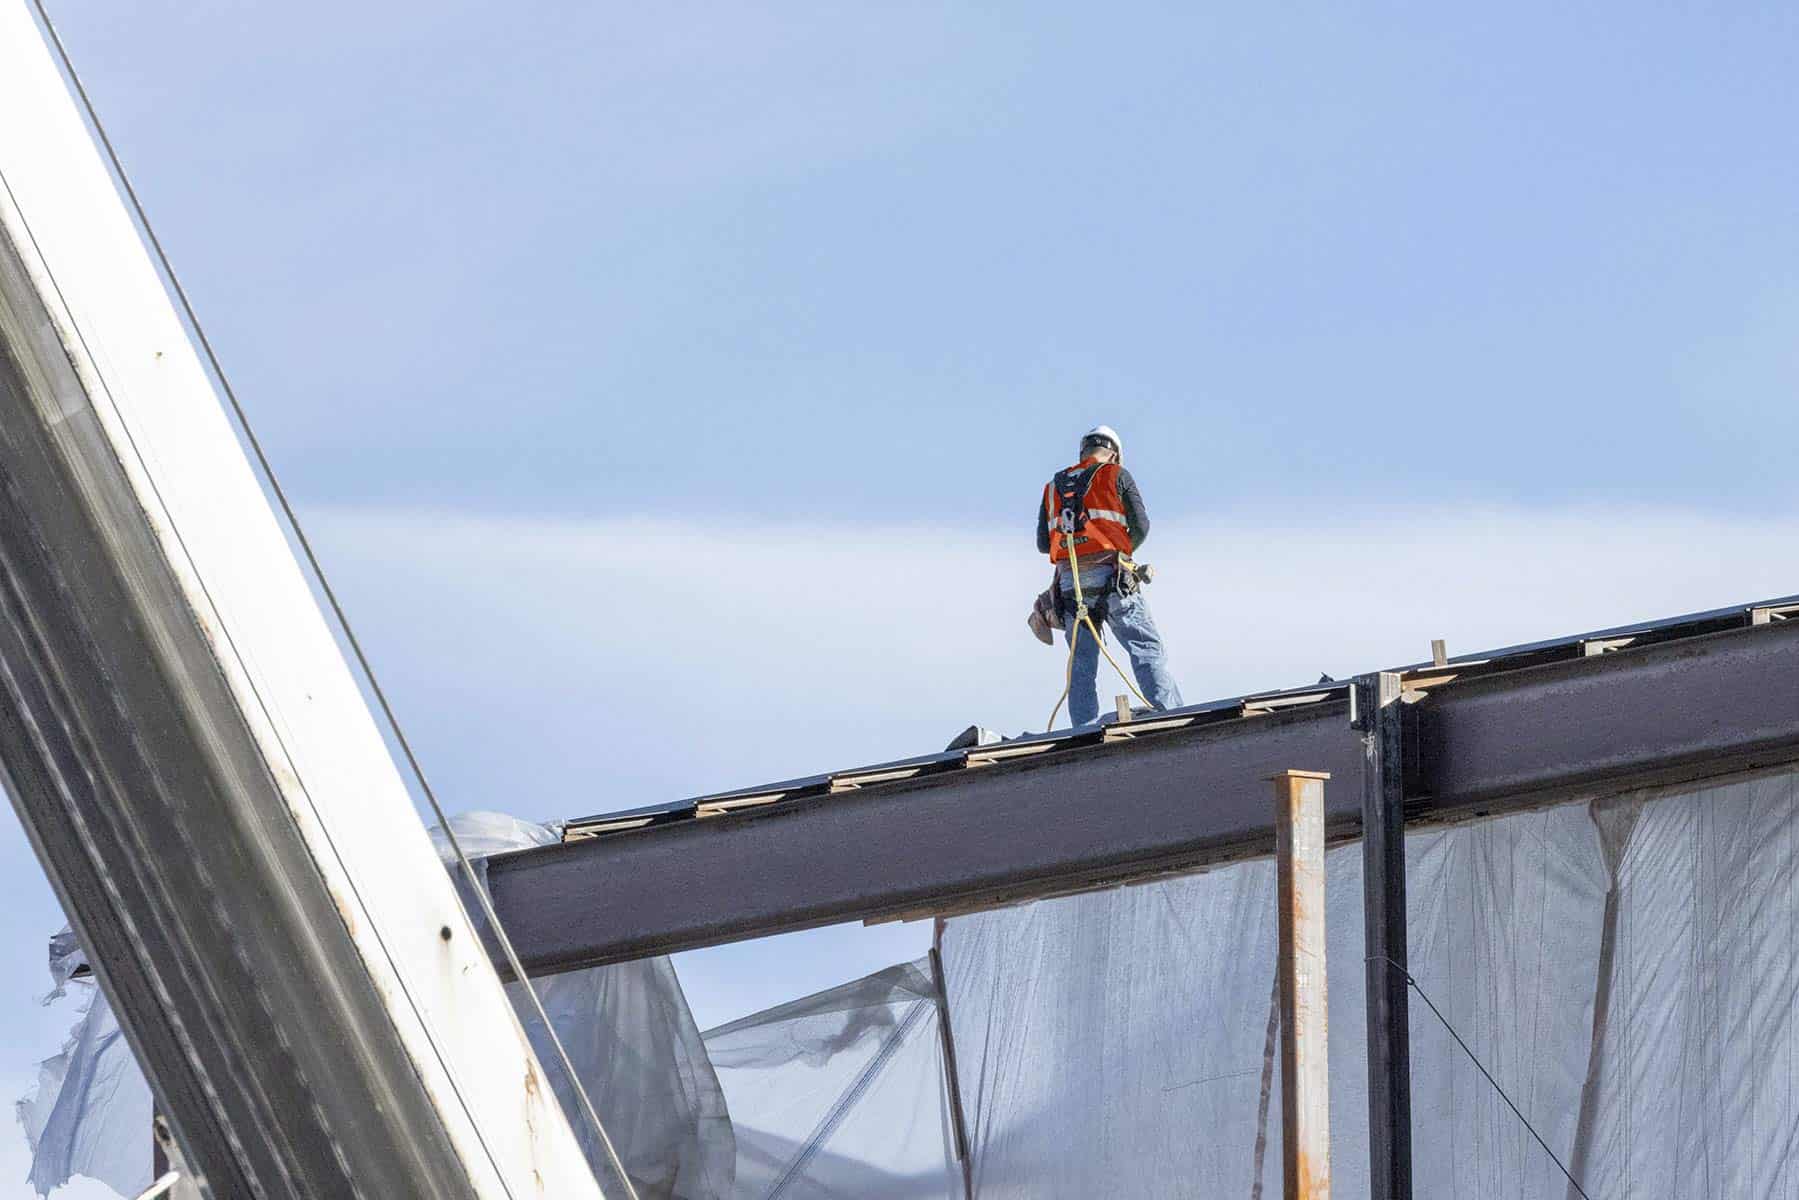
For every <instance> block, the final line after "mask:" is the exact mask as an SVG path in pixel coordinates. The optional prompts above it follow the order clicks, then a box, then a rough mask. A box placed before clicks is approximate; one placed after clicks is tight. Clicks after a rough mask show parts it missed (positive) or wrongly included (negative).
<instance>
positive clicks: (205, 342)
mask: <svg viewBox="0 0 1799 1200" xmlns="http://www.w3.org/2000/svg"><path fill="white" fill-rule="evenodd" d="M32 7H34V8H35V9H36V10H37V14H38V18H39V20H41V21H42V22H43V26H44V30H45V32H46V33H48V34H49V35H50V43H51V45H52V46H54V47H55V48H56V55H57V58H58V59H60V60H61V62H62V68H63V71H64V72H65V73H66V74H67V75H68V77H69V82H70V83H71V84H72V85H73V86H74V88H75V94H76V95H77V96H78V97H80V99H81V106H82V108H83V109H84V110H85V111H86V113H87V117H88V121H89V122H90V123H91V124H92V125H93V127H94V133H95V134H96V135H97V136H98V137H99V139H100V145H101V146H102V147H103V148H104V149H105V151H106V157H107V161H108V162H109V163H111V165H112V169H113V172H114V174H116V175H117V177H118V180H119V184H120V186H121V187H122V188H123V189H124V191H125V196H126V198H127V199H128V200H129V201H130V202H131V208H132V211H133V212H134V213H135V214H136V216H137V220H138V224H139V226H140V227H141V228H142V229H143V231H144V237H145V239H146V240H147V241H148V242H149V243H150V248H151V250H152V251H153V252H154V253H155V255H156V260H157V263H158V264H159V265H160V266H161V268H162V272H163V274H164V276H165V277H166V278H167V279H168V281H169V287H170V289H171V290H172V291H173V292H174V293H175V299H176V300H177V302H178V303H179V304H180V305H181V311H182V313H183V314H184V315H185V316H186V318H187V323H188V327H189V328H191V329H192V330H193V333H194V337H195V339H196V340H197V341H198V342H199V343H200V348H201V350H202V351H204V352H205V355H206V361H207V364H208V365H209V366H210V367H211V368H212V374H213V378H215V379H216V380H217V381H218V384H219V389H220V390H221V391H222V392H223V393H224V395H225V399H226V401H227V402H228V403H229V405H230V407H231V412H232V415H233V416H234V417H235V418H236V420H237V425H238V428H239V429H240V430H242V431H243V435H244V441H245V442H246V443H247V444H248V445H249V447H250V451H251V453H252V454H253V455H254V456H255V459H256V463H257V466H258V467H259V468H260V469H261V471H262V474H263V478H264V479H265V480H267V482H268V485H269V490H270V491H271V492H272V493H273V494H274V496H275V501H276V503H277V504H278V505H279V506H280V508H281V514H282V516H283V518H285V520H286V521H287V524H288V527H289V528H290V529H291V530H292V531H293V535H294V540H295V542H296V543H298V545H299V547H300V551H301V553H302V554H303V555H304V556H305V558H306V563H307V566H308V567H309V568H310V569H311V571H312V574H313V578H315V579H316V580H317V581H318V585H319V591H320V593H321V594H323V596H324V597H325V601H326V603H327V604H329V605H330V607H331V613H332V616H333V617H334V618H336V620H337V624H338V627H339V628H340V629H342V630H343V634H344V641H345V642H346V644H348V645H349V647H350V652H351V654H352V655H353V656H354V657H355V659H356V664H357V666H358V668H360V670H361V671H362V674H363V677H364V678H365V679H366V680H367V681H368V685H369V691H370V693H371V694H372V695H373V696H374V697H375V702H376V704H377V705H378V706H379V707H380V709H381V715H382V717H383V718H384V719H385V720H386V722H387V726H388V728H389V729H390V730H392V731H393V736H394V742H395V744H397V745H398V746H399V747H400V751H401V753H402V754H403V755H404V757H405V759H406V765H407V767H408V768H409V769H410V770H411V771H412V775H413V778H414V779H416V780H418V785H419V790H420V791H421V792H422V793H423V794H424V797H425V800H426V802H427V803H429V804H430V806H431V811H432V813H433V814H434V815H435V816H436V817H437V823H438V827H439V828H440V829H442V830H443V833H444V838H445V840H446V841H448V842H449V844H450V849H451V851H452V852H453V853H454V854H455V856H456V862H457V865H458V866H459V867H460V868H461V870H462V874H463V876H464V878H466V879H467V880H468V883H469V890H470V891H471V892H472V893H473V894H474V896H475V901H476V903H477V904H478V905H479V906H480V908H481V913H482V915H483V916H484V917H485V918H486V919H487V923H488V927H489V928H490V929H492V930H493V932H494V937H495V938H496V940H498V942H499V943H500V949H501V951H502V952H503V953H504V955H505V957H506V963H507V966H508V967H510V968H511V970H512V973H513V975H514V977H516V978H517V980H518V981H519V982H520V983H521V984H523V985H524V989H525V993H526V995H528V996H529V997H530V999H531V1008H532V1010H533V1011H534V1013H535V1014H536V1016H537V1019H538V1020H539V1021H541V1022H542V1023H543V1028H544V1033H545V1034H546V1035H547V1036H548V1037H549V1039H550V1044H551V1045H552V1046H553V1047H554V1048H555V1051H556V1058H557V1061H558V1062H559V1064H560V1065H561V1067H562V1070H563V1072H564V1073H565V1074H566V1075H567V1077H568V1081H569V1084H570V1086H571V1087H572V1088H573V1089H574V1092H575V1095H576V1097H577V1098H578V1099H579V1100H580V1102H581V1108H582V1113H583V1115H584V1116H585V1117H586V1119H587V1121H588V1123H589V1124H590V1125H592V1126H593V1130H594V1132H595V1133H596V1134H598V1135H599V1140H600V1145H601V1146H602V1147H603V1148H604V1150H605V1152H606V1159H607V1161H608V1163H609V1164H610V1166H611V1167H612V1169H613V1171H614V1173H615V1174H616V1175H617V1178H618V1182H619V1184H620V1186H622V1187H623V1188H624V1193H625V1196H626V1198H627V1200H638V1196H637V1189H636V1188H635V1187H634V1186H633V1185H632V1183H631V1179H630V1176H628V1175H626V1174H625V1167H624V1163H623V1162H622V1161H621V1160H620V1159H619V1156H618V1151H617V1149H616V1148H615V1147H614V1146H613V1144H612V1138H611V1136H610V1135H608V1134H607V1132H606V1126H605V1124H604V1123H603V1122H602V1121H601V1120H600V1114H599V1112H598V1110H596V1109H595V1108H594V1104H593V1099H592V1097H590V1096H589V1095H588V1094H587V1088H586V1086H585V1085H583V1084H582V1082H581V1077H580V1075H579V1074H577V1073H576V1071H575V1064H574V1060H573V1059H572V1058H571V1057H570V1056H569V1053H568V1050H567V1048H566V1047H564V1046H563V1044H562V1038H561V1037H560V1036H558V1035H557V1033H556V1027H555V1026H554V1025H553V1024H552V1023H551V1022H550V1015H549V1012H548V1010H546V1009H545V1008H544V1004H543V998H542V997H541V996H539V995H538V994H537V987H536V985H535V984H534V983H532V981H531V977H530V976H529V975H527V974H526V973H525V968H524V964H523V962H522V961H521V960H520V959H519V956H518V951H517V950H516V949H515V948H514V947H513V945H512V939H511V938H510V937H509V936H507V933H506V930H505V927H504V926H503V925H501V923H500V916H499V913H498V912H497V911H496V910H495V909H494V906H493V900H492V898H491V897H489V896H488V894H487V888H486V887H485V886H483V884H482V882H481V877H480V875H479V874H478V873H477V872H476V870H475V866H474V863H473V862H471V861H470V860H469V857H468V855H467V853H465V852H464V851H463V849H462V843H461V841H460V840H459V839H458V838H457V837H456V831H455V829H454V828H453V827H452V826H451V824H450V819H449V817H448V816H447V815H446V814H445V812H444V808H443V805H442V804H441V803H440V802H439V801H438V799H437V792H436V790H435V789H434V788H432V786H431V781H430V780H429V779H428V778H426V776H425V769H424V766H423V765H422V764H421V763H420V762H419V757H418V754H417V753H416V752H415V751H414V750H413V748H412V741H411V739H410V738H408V737H407V736H406V731H405V730H404V729H403V728H402V727H401V725H400V719H399V717H398V715H397V714H396V713H395V712H394V707H393V704H392V703H391V702H390V701H389V700H388V698H387V691H386V689H384V688H383V687H382V686H381V681H380V679H379V678H377V677H376V675H375V668H374V665H373V664H372V663H371V662H370V660H369V656H368V654H367V652H366V651H364V650H363V648H362V640H361V639H360V638H358V637H357V636H356V630H355V627H354V626H352V625H351V624H350V617H349V614H348V613H347V612H346V611H345V610H344V606H343V602H342V601H341V600H339V599H338V595H337V590H336V589H335V588H333V587H332V586H331V581H330V579H329V578H328V577H327V576H326V574H325V568H324V564H323V563H322V562H321V561H320V560H319V556H318V552H317V551H316V550H314V549H313V545H312V539H311V538H309V537H308V536H307V535H306V529H305V527H304V526H303V525H301V524H300V517H299V514H298V513H297V512H296V511H295V510H294V506H293V503H292V501H290V500H289V499H288V497H287V491H286V489H284V488H283V487H282V486H281V481H280V479H278V478H277V477H276V475H275V468H274V464H273V463H272V462H270V461H269V456H268V453H267V452H266V451H265V450H264V449H263V447H262V441H261V439H259V438H258V437H257V436H256V430H255V429H254V428H253V427H252V426H251V424H250V417H249V414H248V413H247V412H245V411H244V406H243V404H242V403H241V402H240V401H239V400H238V398H237V391H236V389H234V388H233V387H232V386H231V380H230V377H229V376H227V375H226V374H225V367H224V364H223V363H221V362H220V361H219V356H218V353H217V351H215V350H214V349H213V346H212V339H211V338H209V337H207V336H206V329H205V327H204V326H202V325H201V324H200V316H199V314H198V313H197V312H196V311H195V310H194V305H193V301H191V300H190V299H189V298H188V294H187V289H186V288H185V287H183V286H182V284H181V277H180V276H179V275H177V274H176V273H175V265H174V263H173V262H171V261H170V260H169V255H168V252H167V251H166V250H164V249H163V245H162V239H161V238H159V237H158V236H157V234H156V228H155V226H153V225H152V224H151V223H150V214H149V212H148V211H146V210H145V208H144V204H143V201H142V200H141V199H139V197H138V194H137V188H136V187H135V186H134V185H133V184H132V182H131V176H130V175H129V174H128V173H127V172H126V170H125V164H124V162H123V161H122V160H121V159H120V157H119V152H118V150H117V148H116V147H114V145H113V141H112V137H111V135H110V134H108V133H107V131H106V126H105V124H104V123H102V122H101V120H100V113H99V111H98V110H97V109H96V108H95V107H94V102H93V99H92V97H90V96H89V95H88V91H87V86H86V85H85V84H83V83H82V82H81V76H80V74H79V73H78V72H77V71H76V70H75V63H74V61H73V59H71V58H70V56H69V50H68V47H67V46H66V45H64V44H63V40H62V35H61V34H60V33H58V32H57V30H56V24H55V22H53V21H52V20H51V19H50V13H49V11H48V10H47V9H45V7H44V0H32Z"/></svg>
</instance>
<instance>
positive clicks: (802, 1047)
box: [705, 959, 962, 1200]
mask: <svg viewBox="0 0 1799 1200" xmlns="http://www.w3.org/2000/svg"><path fill="white" fill-rule="evenodd" d="M705 1040H706V1049H707V1051H708V1053H709V1054H710V1055H711V1057H712V1064H713V1067H714V1069H715V1070H716V1071H717V1072H718V1078H719V1081H720V1083H721V1084H722V1085H723V1086H724V1089H725V1095H726V1098H727V1099H728V1100H729V1102H730V1105H731V1113H732V1120H733V1123H734V1126H735V1129H736V1133H737V1185H736V1190H735V1191H734V1192H732V1193H731V1195H732V1196H733V1197H735V1198H736V1200H908V1198H921V1200H922V1198H927V1197H929V1198H933V1200H952V1198H955V1197H960V1196H961V1195H962V1179H961V1171H960V1168H959V1167H958V1165H957V1163H956V1161H955V1151H954V1148H953V1141H952V1135H951V1132H950V1123H949V1108H948V1099H949V1096H948V1090H947V1086H946V1084H945V1072H944V1065H943V1047H942V1041H941V1026H940V1024H939V1021H938V1007H937V995H936V989H935V987H934V985H933V983H932V980H931V976H930V968H929V960H928V959H920V960H919V961H917V962H913V963H906V964H903V965H901V966H896V967H889V968H888V969H886V970H884V971H880V972H877V973H876V974H873V975H869V976H867V977H865V978H862V979H858V980H855V981H854V982H851V983H846V984H844V985H842V986H840V987H835V988H831V989H829V990H828V991H824V992H819V993H817V994H815V995H812V996H807V997H805V998H803V999H800V1000H795V1001H791V1002H790V1003H787V1004H783V1005H779V1006H777V1007H775V1008H771V1009H768V1010H766V1011H764V1012H760V1013H756V1014H754V1015H752V1016H748V1017H743V1018H741V1019H739V1020H736V1021H732V1022H730V1023H729V1024H726V1025H721V1026H719V1027H718V1028H716V1029H712V1030H708V1031H707V1033H706V1035H705Z"/></svg>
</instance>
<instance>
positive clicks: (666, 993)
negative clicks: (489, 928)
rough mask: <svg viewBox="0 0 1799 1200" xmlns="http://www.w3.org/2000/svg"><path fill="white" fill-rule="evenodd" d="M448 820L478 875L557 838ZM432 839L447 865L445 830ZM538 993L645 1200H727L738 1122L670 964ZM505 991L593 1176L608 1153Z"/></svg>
mask: <svg viewBox="0 0 1799 1200" xmlns="http://www.w3.org/2000/svg"><path fill="white" fill-rule="evenodd" d="M450 820H451V825H452V827H453V828H454V829H455V831H456V838H457V841H458V842H460V843H461V845H462V849H463V852H464V853H466V854H467V855H468V856H469V857H470V859H473V860H477V861H476V864H475V865H476V867H477V868H479V867H480V866H481V863H480V861H479V860H480V859H483V858H485V857H486V856H487V855H490V854H498V853H501V852H502V851H506V850H522V849H524V848H526V847H528V846H541V845H546V844H548V843H550V842H554V841H556V840H558V834H557V832H556V830H555V829H553V828H551V827H548V826H543V825H533V824H532V823H530V822H528V821H521V820H518V819H517V818H515V817H509V816H505V815H503V814H500V813H468V814H465V815H462V816H458V817H452V818H451V819H450ZM431 836H432V839H433V840H434V841H435V842H436V844H437V846H438V852H439V854H440V855H441V856H442V857H443V858H444V859H445V861H446V862H448V861H450V860H451V854H450V850H449V845H448V840H447V839H446V838H444V836H443V834H442V831H441V830H438V829H433V830H432V831H431ZM471 911H473V910H472V909H471ZM537 988H538V995H539V996H540V997H541V998H542V1000H543V1006H544V1010H545V1011H546V1012H547V1013H548V1014H549V1017H550V1021H551V1023H552V1024H553V1025H554V1026H555V1029H556V1034H557V1036H558V1037H560V1038H561V1040H562V1044H563V1047H564V1049H566V1050H567V1051H568V1054H569V1058H570V1059H571V1060H572V1061H573V1063H574V1065H575V1072H576V1074H577V1075H578V1076H579V1077H580V1079H581V1083H582V1085H583V1086H584V1087H585V1088H586V1090H587V1094H588V1096H589V1097H590V1098H591V1099H592V1100H593V1103H594V1107H595V1108H596V1109H597V1110H598V1111H599V1114H600V1119H601V1120H602V1121H604V1122H605V1123H606V1133H607V1136H609V1137H610V1138H611V1139H612V1144H613V1146H614V1148H615V1149H616V1150H617V1151H618V1156H619V1159H620V1161H621V1162H623V1164H624V1167H625V1173H626V1174H627V1175H629V1176H630V1177H631V1183H632V1185H633V1186H634V1187H635V1188H636V1189H637V1194H638V1196H639V1197H640V1198H641V1200H717V1198H719V1197H724V1196H729V1195H730V1194H731V1187H732V1182H731V1180H732V1172H733V1169H734V1167H735V1163H736V1147H735V1145H734V1143H733V1139H732V1133H731V1120H730V1117H729V1116H728V1115H727V1114H726V1111H725V1097H724V1092H723V1091H722V1090H721V1089H720V1087H719V1082H718V1077H717V1076H716V1075H714V1074H713V1071H712V1066H711V1064H710V1063H709V1062H708V1061H707V1058H706V1049H705V1046H704V1045H703V1044H702V1043H701V1041H700V1031H699V1028H698V1026H696V1025H695V1024H694V1022H693V1014H692V1013H691V1012H690V1011H689V1010H688V1007H687V998H686V997H685V996H684V995H683V994H682V992H681V984H680V981H679V980H678V979H676V978H675V969H674V966H673V964H672V963H670V962H669V960H668V959H667V958H666V957H662V958H646V959H640V960H638V961H636V962H628V963H617V964H615V965H613V966H608V967H594V968H592V969H590V970H585V971H569V972H566V973H564V974H561V975H554V976H550V977H548V978H546V979H540V980H538V981H537ZM507 991H508V992H509V993H510V994H511V996H512V1001H513V1008H514V1010H515V1011H517V1013H518V1016H519V1020H520V1021H521V1022H522V1023H523V1024H524V1027H525V1032H526V1033H527V1034H529V1035H530V1038H531V1044H532V1047H533V1048H534V1049H535V1050H536V1051H537V1058H538V1061H539V1062H541V1063H542V1064H543V1067H544V1070H545V1072H546V1073H547V1075H548V1077H549V1078H550V1080H551V1084H552V1087H553V1089H554V1091H555V1092H556V1096H557V1098H558V1099H559V1100H561V1101H562V1107H563V1111H564V1112H566V1113H567V1114H568V1115H569V1123H570V1124H571V1125H572V1126H573V1127H574V1129H575V1132H576V1135H577V1136H578V1137H579V1138H580V1140H581V1146H582V1149H583V1150H584V1151H586V1153H587V1158H588V1161H589V1162H592V1163H595V1164H596V1165H597V1164H598V1163H600V1162H601V1161H602V1157H603V1154H604V1151H603V1150H602V1149H601V1147H600V1145H599V1138H598V1135H597V1134H596V1133H595V1132H594V1131H593V1128H592V1126H591V1124H590V1123H589V1122H587V1121H584V1120H583V1119H582V1118H581V1115H580V1114H581V1111H582V1110H581V1107H580V1101H579V1100H578V1099H577V1098H576V1096H575V1093H574V1089H573V1087H572V1086H571V1085H570V1084H569V1082H568V1079H567V1077H566V1075H565V1073H564V1072H563V1071H562V1070H561V1069H560V1067H559V1065H558V1063H557V1058H556V1054H555V1051H554V1049H553V1048H552V1046H551V1045H550V1041H549V1038H548V1037H547V1035H546V1034H545V1032H544V1029H543V1025H542V1023H541V1022H540V1021H538V1020H537V1016H536V1014H535V1013H534V1012H533V1011H532V1009H531V1005H530V1001H529V999H528V997H527V996H526V994H525V991H524V985H523V984H518V983H514V984H509V985H508V987H507ZM603 1177H604V1176H603V1175H602V1178H603Z"/></svg>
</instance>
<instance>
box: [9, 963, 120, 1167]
mask: <svg viewBox="0 0 1799 1200" xmlns="http://www.w3.org/2000/svg"><path fill="white" fill-rule="evenodd" d="M86 964H87V958H86V956H85V955H84V954H83V953H82V951H81V949H80V947H79V946H77V945H76V943H75V935H74V934H73V933H72V932H71V931H69V930H68V929H64V930H63V931H62V932H61V933H59V934H57V935H56V936H55V937H53V938H51V939H50V977H51V980H52V981H53V983H54V987H53V989H52V991H51V992H50V994H49V995H47V996H46V997H45V998H44V1002H45V1003H46V1004H48V1003H50V1002H52V1001H54V1000H56V999H58V998H60V997H62V996H63V995H65V994H66V992H67V990H68V989H69V988H70V987H71V986H72V987H74V988H76V989H78V991H79V992H80V993H82V995H81V997H80V1003H81V1018H80V1020H78V1021H77V1022H76V1023H75V1027H74V1028H73V1029H72V1030H71V1031H70V1033H69V1040H68V1042H67V1043H66V1044H65V1045H64V1046H63V1050H62V1053H60V1054H58V1055H56V1056H54V1057H52V1058H48V1059H45V1060H44V1061H43V1062H42V1063H40V1064H39V1066H38V1082H37V1086H36V1088H34V1089H33V1091H32V1093H31V1094H30V1095H28V1096H26V1097H24V1098H22V1099H21V1100H19V1101H18V1104H17V1106H16V1108H17V1112H18V1117H19V1124H20V1125H22V1126H23V1127H24V1130H25V1139H26V1142H27V1143H28V1144H29V1145H30V1147H31V1152H32V1153H31V1172H30V1175H29V1181H30V1183H31V1186H32V1188H33V1189H34V1190H36V1192H37V1193H38V1195H40V1196H47V1195H49V1194H50V1193H51V1192H52V1191H53V1190H55V1189H56V1188H59V1187H61V1186H62V1185H63V1184H65V1183H67V1182H69V1180H71V1179H72V1178H74V1177H75V1176H77V1175H86V1176H88V1177H89V1178H91V1179H97V1180H99V1181H100V1182H101V1183H104V1184H106V1185H107V1186H108V1187H110V1188H112V1189H113V1190H114V1191H115V1192H118V1193H120V1194H121V1195H126V1196H135V1195H137V1194H138V1193H139V1192H140V1191H142V1190H143V1189H144V1188H146V1187H148V1186H149V1185H150V1172H151V1149H150V1142H151V1134H150V1122H151V1117H152V1113H153V1101H152V1099H151V1095H150V1085H149V1082H148V1081H147V1080H145V1078H144V1075H143V1072H142V1071H141V1070H139V1069H138V1065H137V1060H136V1058H135V1057H133V1055H132V1053H131V1047H130V1045H129V1043H127V1042H126V1040H125V1035H124V1032H123V1031H122V1030H120V1028H119V1022H118V1019H117V1017H116V1016H115V1015H114V1014H113V1011H112V1005H111V1003H109V1002H108V1001H107V999H106V995H105V993H104V992H102V991H100V989H99V988H98V987H97V986H95V984H94V983H93V981H92V979H91V978H85V979H77V978H76V972H77V970H79V969H80V968H82V967H84V966H86Z"/></svg>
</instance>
